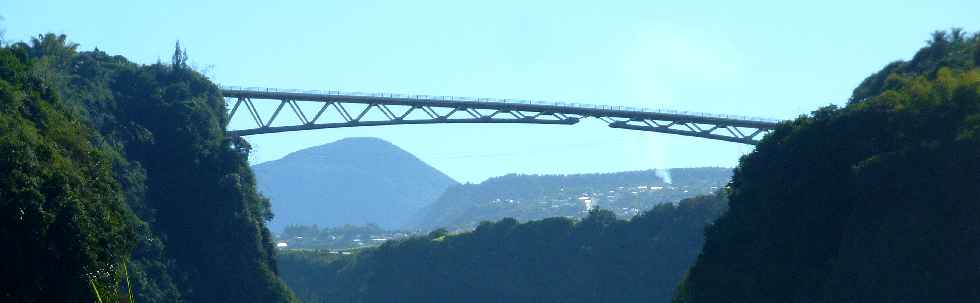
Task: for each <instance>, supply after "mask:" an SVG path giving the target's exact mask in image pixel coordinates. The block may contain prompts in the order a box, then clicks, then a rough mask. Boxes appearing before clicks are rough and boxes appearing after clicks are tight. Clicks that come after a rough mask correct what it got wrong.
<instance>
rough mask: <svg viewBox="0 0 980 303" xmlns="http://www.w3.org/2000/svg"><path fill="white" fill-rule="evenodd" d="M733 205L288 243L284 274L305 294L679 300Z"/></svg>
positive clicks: (701, 200)
mask: <svg viewBox="0 0 980 303" xmlns="http://www.w3.org/2000/svg"><path fill="white" fill-rule="evenodd" d="M726 208H727V200H726V199H725V196H724V195H723V194H713V195H707V196H701V197H696V198H691V199H685V200H682V201H680V202H678V203H677V204H676V205H675V204H671V203H666V204H661V205H658V206H656V207H654V208H653V209H651V210H648V211H644V212H643V213H641V214H639V215H637V216H635V217H633V219H631V220H628V221H627V220H619V219H617V218H616V216H615V215H613V214H612V213H611V212H609V211H606V210H593V211H591V212H589V213H588V214H587V215H586V216H585V217H584V218H583V219H581V220H571V219H567V218H548V219H544V220H535V221H529V222H525V223H518V222H517V221H516V220H514V219H503V220H500V221H497V222H495V223H490V222H485V223H482V224H480V225H479V226H477V228H476V229H474V230H473V231H470V232H463V233H458V234H447V233H445V232H443V231H436V232H431V233H429V234H428V235H424V236H422V235H420V236H415V237H410V238H407V239H401V240H395V241H389V242H386V243H385V244H383V245H381V246H379V247H376V248H368V249H362V250H357V251H354V252H353V253H352V254H350V255H345V254H343V253H338V252H336V251H326V250H320V251H315V250H281V251H279V254H277V256H276V257H277V260H278V262H279V263H278V264H279V273H280V274H281V275H282V278H283V280H284V281H286V284H287V285H289V287H290V288H291V289H292V290H293V291H294V292H295V293H296V296H297V297H298V298H299V299H301V300H302V301H303V302H364V303H369V302H405V303H412V302H510V303H522V302H563V303H564V302H571V303H576V302H617V303H629V302H661V303H663V302H670V297H671V294H672V293H673V291H674V289H676V286H677V283H678V281H680V280H681V279H682V278H683V277H684V274H685V272H686V271H687V268H688V267H689V266H690V264H691V263H693V262H694V259H695V258H697V255H698V252H699V251H700V249H701V246H702V243H703V239H704V236H703V231H704V227H705V226H706V225H708V224H709V223H710V222H712V221H714V219H715V218H717V217H718V216H719V215H721V214H722V213H723V212H724V211H725V209H726Z"/></svg>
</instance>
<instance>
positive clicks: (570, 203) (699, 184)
mask: <svg viewBox="0 0 980 303" xmlns="http://www.w3.org/2000/svg"><path fill="white" fill-rule="evenodd" d="M669 172H670V175H671V176H672V179H673V180H672V181H673V182H672V183H666V182H665V181H664V180H663V178H662V177H661V175H658V173H657V172H656V171H654V170H645V171H630V172H620V173H603V174H577V175H506V176H502V177H496V178H491V179H488V180H487V181H484V182H482V183H479V184H463V185H457V186H453V187H451V188H449V189H447V190H446V192H445V193H444V194H443V195H442V196H440V197H439V199H438V200H436V202H435V203H433V204H432V205H429V206H427V207H425V208H424V209H423V210H422V211H421V212H419V213H418V214H417V215H416V216H415V217H414V218H413V219H412V221H411V223H410V226H411V227H413V228H414V229H419V230H423V231H427V230H432V229H436V228H443V227H444V228H448V229H450V230H457V229H471V228H473V227H476V225H477V224H479V223H480V222H481V221H496V220H500V219H502V218H508V217H509V218H515V219H517V220H521V221H527V220H537V219H543V218H549V217H573V218H582V217H584V216H585V215H587V214H588V209H590V208H594V207H599V208H602V209H606V210H610V211H612V212H613V213H615V214H616V215H617V216H620V217H624V218H630V217H633V216H635V215H637V214H639V213H641V212H643V211H645V210H648V209H650V208H653V206H655V205H657V204H660V203H664V202H677V201H680V200H681V199H685V198H690V197H694V196H697V195H704V194H710V193H712V192H715V191H717V189H718V188H720V187H723V186H724V185H725V184H726V183H727V182H728V180H729V179H730V178H731V175H732V171H731V169H730V168H715V167H708V168H678V169H670V170H669Z"/></svg>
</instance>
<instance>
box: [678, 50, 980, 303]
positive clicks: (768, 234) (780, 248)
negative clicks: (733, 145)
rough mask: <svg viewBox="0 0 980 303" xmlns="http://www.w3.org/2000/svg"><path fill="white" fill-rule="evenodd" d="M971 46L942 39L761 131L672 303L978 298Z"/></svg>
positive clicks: (979, 116)
mask: <svg viewBox="0 0 980 303" xmlns="http://www.w3.org/2000/svg"><path fill="white" fill-rule="evenodd" d="M977 41H980V38H978V36H977V35H974V36H973V37H972V38H970V39H966V38H964V35H963V34H962V33H959V32H955V31H954V32H953V33H951V34H946V33H938V34H936V35H934V38H933V40H932V41H931V42H930V45H929V46H928V47H926V48H924V49H922V50H921V51H919V53H918V54H917V55H916V57H915V59H913V61H912V62H909V63H904V62H903V63H896V64H892V65H889V66H888V67H886V68H885V70H883V71H882V72H879V73H878V74H876V75H874V76H872V78H869V79H872V80H870V81H866V83H865V84H862V87H860V88H859V89H857V90H855V96H856V98H855V99H853V100H854V101H859V102H852V103H851V104H850V105H848V106H847V107H846V108H836V107H827V108H823V109H820V110H818V111H815V112H814V113H813V114H812V115H810V116H807V117H801V118H799V119H796V120H795V121H791V122H786V123H784V124H783V125H781V126H780V127H779V128H778V129H776V130H775V131H774V132H773V133H772V134H771V135H769V136H767V137H766V138H765V139H764V140H763V142H762V143H761V144H759V146H758V147H757V148H756V150H755V151H754V152H753V153H751V154H749V155H747V156H745V157H743V158H742V160H741V163H740V165H739V167H738V168H737V169H736V171H735V176H734V178H733V180H732V182H731V185H730V186H731V189H732V190H731V194H730V195H729V199H730V211H729V212H728V213H726V214H725V215H724V216H722V217H721V218H720V219H718V221H717V222H716V224H714V225H712V226H711V227H709V228H708V229H707V230H706V232H705V237H706V240H705V241H706V242H705V246H704V249H703V251H702V253H701V255H700V256H699V257H698V261H697V262H696V264H695V265H694V266H693V267H692V269H691V270H690V274H689V276H688V278H687V279H686V280H685V282H684V283H683V284H682V286H681V287H680V288H679V289H678V292H677V295H676V297H675V302H695V303H696V302H976V301H977V300H980V291H978V289H977V288H976V281H980V271H977V270H976V269H977V268H980V242H977V239H980V229H978V228H977V222H980V200H978V197H980V187H978V186H977V184H980V173H978V172H980V132H978V130H980V69H977V68H976V65H975V62H972V61H967V60H963V59H964V58H975V56H976V54H977V52H978V49H977V47H976V45H977ZM966 50H969V51H970V52H972V53H964V52H965V51H966ZM877 79H884V81H883V82H881V83H880V84H873V83H876V81H878V80H877Z"/></svg>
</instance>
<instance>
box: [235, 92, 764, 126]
mask: <svg viewBox="0 0 980 303" xmlns="http://www.w3.org/2000/svg"><path fill="white" fill-rule="evenodd" d="M218 87H219V88H221V89H222V90H229V91H242V92H268V93H289V94H310V95H329V96H351V97H375V98H400V99H416V100H440V101H461V102H488V103H490V102H492V103H510V104H531V105H550V106H565V107H575V108H584V109H603V110H621V111H635V112H648V113H661V114H674V115H688V116H698V117H705V118H720V119H733V120H749V121H758V122H771V123H777V122H779V120H775V119H768V118H761V117H749V116H742V115H728V114H711V113H705V112H691V111H679V110H673V109H651V108H647V107H632V106H621V105H603V104H584V103H576V102H560V101H541V100H537V101H532V100H526V99H508V98H504V99H501V98H473V97H455V96H432V95H415V94H400V93H365V92H345V91H337V90H304V89H281V88H268V87H241V86H224V85H219V86H218Z"/></svg>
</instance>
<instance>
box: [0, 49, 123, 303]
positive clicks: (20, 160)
mask: <svg viewBox="0 0 980 303" xmlns="http://www.w3.org/2000/svg"><path fill="white" fill-rule="evenodd" d="M33 64H34V62H33V61H32V60H31V58H30V57H29V55H28V53H27V52H26V50H25V49H23V48H9V47H4V48H0V242H3V243H5V245H4V248H3V249H0V259H2V260H4V261H3V265H2V266H0V301H3V302H72V301H75V302H85V301H87V302H92V301H94V299H95V298H94V296H93V294H94V293H93V289H92V286H93V285H100V286H109V288H110V289H111V287H112V286H114V285H117V284H118V283H119V282H120V280H121V276H122V275H121V274H120V271H119V267H121V266H123V264H124V262H125V260H126V257H127V255H128V254H129V253H130V251H131V250H132V249H133V246H134V245H135V242H136V241H135V220H136V219H135V218H134V217H133V216H132V214H131V213H130V212H129V211H128V210H127V209H126V206H125V204H124V202H123V196H122V191H121V190H120V187H119V185H118V184H117V183H116V182H115V180H114V179H113V176H112V170H111V168H112V167H111V162H110V159H109V156H108V155H107V153H106V152H105V151H103V150H100V149H99V148H98V147H97V146H94V145H93V144H91V143H90V140H91V139H92V138H93V135H94V134H93V132H92V130H91V129H89V128H87V127H85V126H84V124H83V123H82V122H81V121H80V119H79V118H77V117H76V116H74V115H72V114H71V113H70V111H69V110H67V109H66V107H65V106H64V105H63V104H62V103H61V102H60V100H59V98H58V96H57V94H56V93H55V92H54V91H52V90H51V89H49V88H48V87H47V86H46V85H45V83H44V82H42V81H41V80H40V79H38V78H37V77H32V76H31V73H30V72H31V70H32V68H33Z"/></svg>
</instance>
